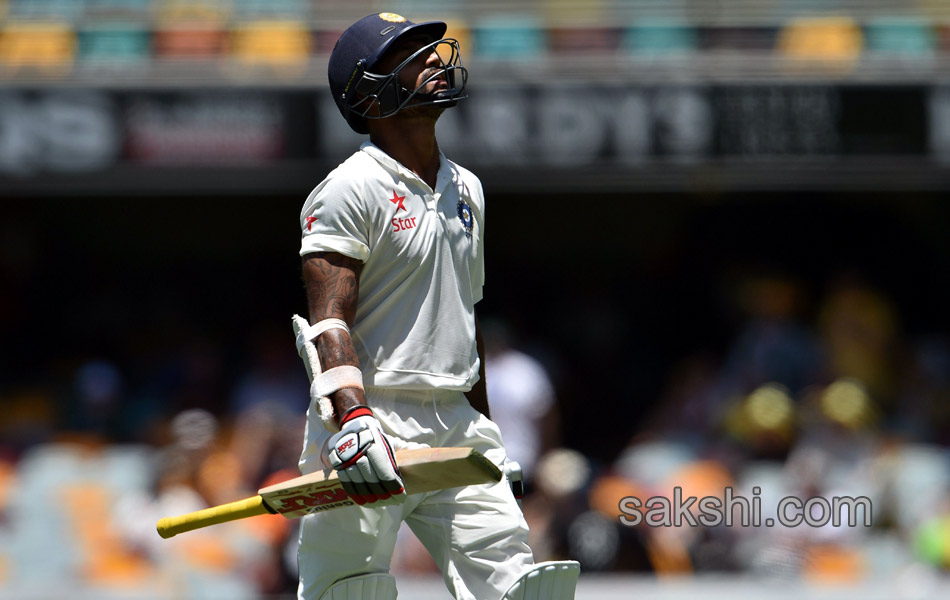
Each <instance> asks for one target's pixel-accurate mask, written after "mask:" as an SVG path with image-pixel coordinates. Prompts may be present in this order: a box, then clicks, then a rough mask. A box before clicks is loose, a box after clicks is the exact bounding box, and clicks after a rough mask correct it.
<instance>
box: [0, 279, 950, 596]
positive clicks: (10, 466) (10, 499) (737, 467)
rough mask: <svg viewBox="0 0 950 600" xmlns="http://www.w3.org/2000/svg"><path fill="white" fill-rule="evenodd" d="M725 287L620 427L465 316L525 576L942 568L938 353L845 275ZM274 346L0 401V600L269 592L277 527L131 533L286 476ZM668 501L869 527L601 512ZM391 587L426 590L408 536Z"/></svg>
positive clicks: (837, 577)
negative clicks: (609, 442)
mask: <svg viewBox="0 0 950 600" xmlns="http://www.w3.org/2000/svg"><path fill="white" fill-rule="evenodd" d="M729 290H730V292H729V297H730V299H731V304H730V310H733V311H735V314H737V315H739V318H738V319H736V320H735V321H734V322H736V323H737V326H736V328H735V330H734V331H732V333H731V339H730V341H729V343H728V346H727V348H726V350H725V351H724V352H722V353H715V352H701V353H697V354H695V355H686V356H682V357H680V360H679V361H678V362H677V364H675V365H673V366H672V367H671V368H669V369H668V370H667V372H666V385H665V386H664V388H663V391H662V393H661V395H660V397H658V398H655V399H653V400H651V401H650V403H649V404H650V408H649V410H648V411H647V413H646V417H645V418H644V419H642V420H641V421H640V422H638V423H636V424H634V426H632V427H630V428H627V427H626V426H625V424H623V423H618V422H614V421H611V420H610V410H611V408H612V407H611V405H610V403H609V402H604V404H603V405H600V404H598V401H597V400H596V396H595V397H593V398H592V397H590V396H589V394H588V395H587V396H585V397H583V398H581V397H576V396H574V394H575V393H576V392H573V391H572V390H571V389H570V388H563V387H560V386H559V385H558V383H557V382H558V381H562V380H564V377H563V376H562V377H557V376H555V374H554V373H553V371H554V367H553V365H554V364H555V363H556V364H557V365H558V368H561V369H563V368H564V365H569V364H570V358H569V357H559V358H554V355H555V354H556V351H555V350H554V349H553V348H552V347H551V346H550V345H548V346H545V342H544V340H542V339H525V337H524V336H519V335H518V327H517V324H512V323H508V322H506V320H505V319H504V318H503V317H502V316H500V315H497V316H493V317H491V318H488V319H486V320H485V333H486V343H487V363H486V365H487V366H486V369H487V379H488V385H489V398H490V402H491V409H492V411H493V414H494V418H495V419H496V420H497V422H498V423H499V426H500V427H501V429H502V432H503V435H504V436H505V438H506V441H507V445H508V448H509V452H510V455H511V457H512V458H513V459H514V460H517V461H518V462H519V463H520V464H521V465H522V466H523V468H524V471H525V476H526V481H527V483H528V488H527V489H528V493H527V495H526V496H525V499H524V511H525V516H526V518H527V520H528V522H529V524H530V526H531V532H532V533H531V536H532V538H531V539H532V545H533V548H534V550H535V552H536V554H537V558H538V559H539V560H547V559H559V558H572V559H577V560H579V561H580V562H581V563H582V565H583V568H584V570H585V572H587V573H593V572H627V573H629V572H639V573H654V574H658V575H669V574H691V573H724V572H725V573H743V574H748V575H753V576H761V577H764V578H769V579H775V578H783V577H784V578H805V579H809V580H816V581H835V582H858V581H866V580H868V579H874V578H881V577H884V578H889V579H892V578H900V577H906V578H907V579H908V580H909V581H911V580H912V581H915V582H917V584H915V585H923V583H921V582H924V583H925V582H926V581H927V580H928V579H927V578H928V577H937V576H938V574H939V573H940V572H941V571H942V572H946V570H947V569H950V453H948V445H950V339H948V337H947V336H946V335H944V334H936V333H934V334H931V335H925V336H921V337H911V336H908V335H907V334H905V333H904V331H903V329H902V315H901V314H900V313H899V311H898V310H897V309H896V307H895V305H894V303H893V302H892V300H891V299H890V298H889V297H888V295H887V294H885V293H883V292H882V291H880V290H878V289H875V288H874V287H873V286H871V285H869V284H867V283H865V282H864V281H862V280H860V279H858V278H854V277H847V276H842V277H841V278H840V279H839V280H838V281H837V282H836V283H835V285H833V286H831V287H830V288H828V290H827V292H826V294H825V295H824V297H821V298H815V299H811V298H809V297H808V294H807V290H806V288H805V287H804V286H803V285H802V284H801V283H800V282H798V281H796V280H795V279H794V278H791V277H785V276H780V275H779V276H775V275H752V274H750V275H747V276H744V277H741V278H739V279H736V280H735V282H734V283H733V284H732V285H731V286H730V287H729ZM288 329H289V328H288ZM285 333H286V335H284V334H285ZM289 336H290V334H289V333H287V332H282V331H279V330H276V328H272V327H267V326H261V327H258V328H257V329H256V331H255V332H254V334H253V335H252V336H251V339H252V340H253V341H252V343H251V344H249V345H248V347H247V348H245V349H243V352H242V353H239V354H238V355H239V356H241V360H240V364H238V365H234V364H229V359H227V358H226V357H227V356H229V355H228V354H227V353H225V352H224V350H223V349H222V348H221V345H220V344H217V345H216V344H214V343H212V342H210V341H209V340H204V339H200V338H195V339H193V340H192V341H189V342H185V343H183V344H181V345H179V346H177V347H175V348H176V349H175V350H174V352H170V353H169V354H168V355H166V356H164V357H163V358H162V359H161V360H157V361H154V362H153V363H152V364H153V366H152V368H151V369H150V370H148V371H147V372H145V373H144V375H145V376H143V374H142V373H136V374H135V375H134V376H133V375H132V374H130V373H129V372H127V371H125V370H123V367H120V364H123V365H124V364H128V363H127V362H126V361H124V360H122V359H121V358H118V357H112V358H109V357H92V358H89V357H86V358H83V359H81V360H77V361H76V362H75V363H74V364H72V365H70V366H69V368H66V369H62V370H61V372H62V373H64V377H63V379H62V380H60V381H58V380H56V379H55V378H53V379H51V380H48V381H47V382H46V384H45V385H40V384H36V385H31V386H26V387H23V386H19V387H15V386H9V385H4V386H2V387H0V400H2V405H3V407H4V410H3V411H2V414H0V434H2V437H0V440H2V442H0V541H2V543H0V589H2V588H3V587H4V586H15V587H14V589H22V590H29V591H39V592H42V590H44V589H45V588H44V586H48V585H50V582H51V581H53V580H55V581H57V582H58V583H59V584H60V585H61V583H62V581H70V580H72V581H75V582H76V584H77V585H80V586H87V587H89V586H91V587H94V588H95V587H97V586H102V588H103V589H114V590H120V591H122V593H123V594H124V596H123V597H156V598H164V597H171V596H174V595H175V594H176V593H181V592H182V590H190V591H192V592H194V591H195V590H198V591H199V592H195V593H196V594H197V595H200V591H208V592H209V593H211V594H212V595H214V594H217V595H219V596H220V595H222V594H225V595H227V597H229V598H242V597H247V598H253V597H258V595H259V594H273V595H278V594H286V593H289V592H291V591H292V590H293V589H294V584H295V577H296V565H295V543H296V529H295V526H296V524H295V522H294V521H288V520H285V519H282V518H279V517H270V516H264V517H256V518H252V519H247V520H244V521H239V522H235V523H230V524H226V525H220V526H216V527H214V528H212V529H210V530H203V531H196V532H191V533H188V534H185V535H181V536H178V537H176V538H173V539H170V540H162V539H160V538H159V537H158V536H157V534H156V533H155V530H154V524H155V521H156V520H157V519H158V518H159V517H161V516H167V515H172V514H179V513H183V512H188V511H191V510H196V509H199V508H202V507H205V506H210V505H215V504H220V503H224V502H228V501H232V500H236V499H240V498H243V497H246V496H250V495H253V494H254V493H255V492H256V490H257V489H258V488H260V487H263V486H265V485H268V484H270V483H273V482H276V481H280V480H283V479H287V478H290V477H292V476H294V475H295V474H296V473H297V471H296V461H297V455H298V453H299V450H300V446H301V442H302V431H303V419H304V414H305V411H306V407H307V401H308V397H307V389H308V385H307V381H306V376H305V372H304V370H303V368H302V366H301V365H300V362H299V358H298V357H297V356H296V354H295V352H294V347H293V344H292V343H290V341H289ZM151 358H154V356H152V357H151ZM235 367H236V368H235ZM235 372H237V373H240V375H239V376H238V377H236V378H233V379H232V377H231V375H232V374H233V373H235ZM575 375H576V374H575ZM622 376H623V375H622V374H620V375H618V377H622ZM631 387H635V382H632V383H631ZM631 394H632V392H631ZM617 401H618V402H623V401H624V399H622V398H621V399H619V400H617ZM630 401H631V402H632V401H634V400H633V398H632V396H631V399H630ZM578 405H580V406H581V408H580V410H583V411H589V412H594V413H595V414H596V412H597V411H600V412H601V413H602V417H601V418H600V419H599V421H600V422H601V426H602V428H603V430H604V431H611V432H613V433H614V434H616V432H618V431H619V432H620V434H621V435H624V436H627V437H626V438H625V439H627V441H626V443H625V444H624V446H623V448H622V449H621V451H620V452H618V453H615V455H612V456H611V457H610V458H609V460H604V459H603V458H602V455H598V454H596V453H590V452H585V448H583V447H577V446H579V444H576V443H568V441H567V440H576V439H578V437H577V436H574V437H568V436H565V435H564V434H565V431H566V430H568V429H569V428H570V427H571V426H572V425H573V424H572V423H568V422H565V419H564V415H565V413H566V408H567V407H574V410H577V407H578ZM597 421H598V419H595V420H594V422H597ZM597 435H598V432H597V431H596V430H593V431H590V430H589V431H588V432H587V434H586V435H585V436H582V437H581V438H580V439H591V438H596V436H597ZM594 442H596V439H592V443H594ZM676 486H678V487H680V488H681V489H682V493H683V496H684V497H688V496H696V497H698V498H701V497H704V496H716V497H720V498H721V497H723V494H724V491H725V489H726V488H727V487H728V488H732V489H733V490H734V491H735V495H744V496H746V497H752V496H753V491H752V490H753V488H759V489H760V490H761V494H760V497H761V502H762V504H761V506H762V510H763V514H762V517H763V518H766V517H769V516H772V517H774V516H775V506H776V504H777V502H778V500H779V499H780V498H782V497H785V496H796V497H799V498H802V499H803V500H807V499H808V498H811V497H815V496H821V497H824V498H828V499H830V498H831V497H833V496H850V497H858V496H865V497H867V498H869V499H870V500H871V501H872V503H873V515H872V519H871V520H872V524H871V526H870V527H865V526H863V525H859V526H856V527H851V526H848V525H846V524H845V525H842V526H837V527H836V526H833V525H831V524H829V525H827V526H824V527H809V526H807V525H801V526H799V527H795V528H789V527H780V526H777V527H771V528H770V527H726V526H724V525H722V526H716V527H698V528H697V527H690V526H688V525H683V526H681V527H654V526H649V525H646V524H644V523H641V524H640V525H637V526H627V525H624V524H623V523H622V522H621V520H620V519H619V517H620V514H621V511H620V508H619V503H620V502H621V500H622V499H624V498H627V497H630V496H635V497H637V498H640V499H642V500H646V499H647V498H650V497H655V496H662V497H667V498H672V493H673V488H674V487H676ZM51 515H54V516H53V518H51ZM861 516H863V515H859V517H861ZM861 520H862V519H859V521H861ZM49 540H56V543H55V545H54V546H53V547H52V548H51V547H50V546H49V544H48V541H49ZM40 558H42V559H43V560H42V561H41V560H40ZM393 569H394V571H395V572H397V573H410V574H434V572H435V566H434V563H433V562H432V561H431V559H430V558H429V557H428V556H427V555H426V553H425V551H424V549H422V547H421V545H420V544H419V543H418V541H416V540H415V539H414V537H413V536H412V534H411V533H410V532H408V530H406V531H404V532H403V535H402V536H401V538H400V542H399V548H398V549H397V552H396V558H395V559H394V564H393ZM51 574H55V575H56V577H55V578H53V577H52V575H51ZM133 590H134V593H133ZM146 590H148V591H147V592H146ZM189 593H190V592H189Z"/></svg>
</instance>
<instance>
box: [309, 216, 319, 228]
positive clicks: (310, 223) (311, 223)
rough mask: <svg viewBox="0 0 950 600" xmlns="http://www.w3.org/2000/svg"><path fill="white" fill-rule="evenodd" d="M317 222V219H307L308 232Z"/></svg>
mask: <svg viewBox="0 0 950 600" xmlns="http://www.w3.org/2000/svg"><path fill="white" fill-rule="evenodd" d="M316 220H317V218H316V217H307V231H310V226H311V225H313V222H314V221H316Z"/></svg>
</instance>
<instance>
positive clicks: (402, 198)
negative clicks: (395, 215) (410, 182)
mask: <svg viewBox="0 0 950 600" xmlns="http://www.w3.org/2000/svg"><path fill="white" fill-rule="evenodd" d="M405 199H406V197H405V196H397V195H396V190H393V197H392V198H390V199H389V201H390V202H392V203H393V204H395V205H396V212H399V211H400V210H407V209H406V207H405V205H404V204H403V201H405Z"/></svg>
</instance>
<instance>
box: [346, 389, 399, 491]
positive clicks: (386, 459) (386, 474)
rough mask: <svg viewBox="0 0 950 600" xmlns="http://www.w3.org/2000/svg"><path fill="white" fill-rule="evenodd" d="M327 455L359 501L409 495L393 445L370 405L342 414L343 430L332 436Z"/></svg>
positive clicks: (347, 489)
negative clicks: (397, 463)
mask: <svg viewBox="0 0 950 600" xmlns="http://www.w3.org/2000/svg"><path fill="white" fill-rule="evenodd" d="M328 458H329V460H330V466H332V467H333V468H334V469H336V471H337V474H338V475H339V477H340V483H342V484H343V489H344V490H346V493H347V494H349V495H350V497H351V498H352V499H353V501H354V502H356V503H357V504H359V505H363V504H368V503H378V502H381V501H383V500H389V502H386V504H393V503H398V502H402V501H404V500H405V499H406V490H405V486H403V482H402V476H401V475H400V474H399V467H397V466H396V457H395V455H394V454H393V449H392V445H391V444H390V443H389V439H388V438H387V436H386V435H385V434H384V433H383V430H382V427H381V426H380V424H379V421H378V420H376V417H374V416H373V412H372V411H371V410H370V409H369V408H367V407H365V406H360V407H358V408H355V409H353V410H350V411H349V412H347V413H346V414H345V415H343V418H342V419H341V420H340V431H339V432H338V433H335V434H334V435H333V437H331V438H330V442H329V453H328ZM377 506H380V505H379V504H377Z"/></svg>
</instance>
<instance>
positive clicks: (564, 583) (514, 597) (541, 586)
mask: <svg viewBox="0 0 950 600" xmlns="http://www.w3.org/2000/svg"><path fill="white" fill-rule="evenodd" d="M580 573H581V566H580V564H579V563H578V562H577V561H574V560H552V561H548V562H542V563H538V564H536V565H534V566H533V567H532V568H531V569H530V570H528V571H525V572H524V573H522V575H521V577H519V578H518V581H516V582H515V583H514V585H512V586H511V587H510V588H508V591H507V592H506V593H505V595H504V596H503V597H502V599H501V600H574V590H575V589H577V577H578V576H579V575H580Z"/></svg>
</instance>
